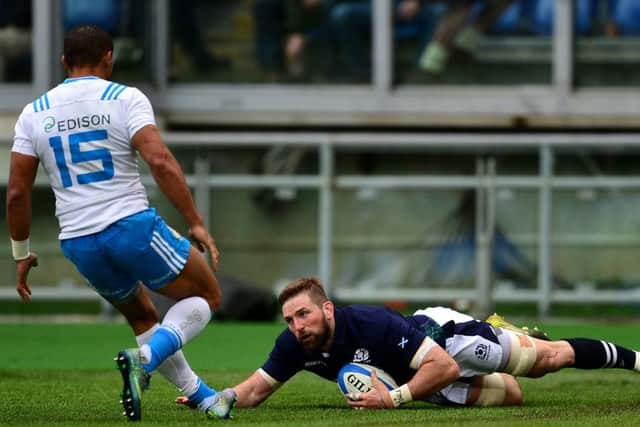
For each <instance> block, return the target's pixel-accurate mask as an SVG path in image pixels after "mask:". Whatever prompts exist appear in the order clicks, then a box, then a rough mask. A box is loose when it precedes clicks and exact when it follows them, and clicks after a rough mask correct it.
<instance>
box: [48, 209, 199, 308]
mask: <svg viewBox="0 0 640 427" xmlns="http://www.w3.org/2000/svg"><path fill="white" fill-rule="evenodd" d="M60 246H61V247H62V252H63V253H64V256H66V257H67V258H68V259H69V260H71V262H73V264H74V265H75V266H76V268H77V269H78V271H79V272H80V273H81V274H82V275H83V276H84V277H85V278H86V279H87V280H88V282H89V285H90V286H91V287H93V288H94V289H95V290H96V291H97V292H98V293H99V294H100V295H102V296H103V297H104V298H106V299H107V300H109V301H113V302H118V301H125V300H127V299H129V298H130V297H131V296H132V295H133V294H134V293H135V291H136V290H137V288H138V283H139V282H142V283H144V284H145V285H146V286H148V287H149V288H151V289H159V288H162V287H163V286H165V285H166V284H167V283H169V282H170V281H172V280H173V279H175V278H176V277H177V276H178V275H179V274H180V272H181V271H182V269H183V268H184V265H185V264H186V262H187V258H188V257H189V248H190V244H189V241H188V240H187V239H185V238H184V237H182V236H181V235H180V234H178V233H177V232H176V231H175V230H173V229H172V228H171V227H169V226H168V225H167V224H166V223H165V222H164V220H163V219H162V218H161V217H160V216H158V215H157V214H156V210H155V209H147V210H144V211H142V212H139V213H137V214H134V215H131V216H128V217H125V218H122V219H120V220H118V221H116V222H115V223H113V224H111V225H110V226H109V227H107V228H106V229H104V230H103V231H101V232H99V233H94V234H90V235H87V236H81V237H74V238H71V239H65V240H62V241H61V242H60Z"/></svg>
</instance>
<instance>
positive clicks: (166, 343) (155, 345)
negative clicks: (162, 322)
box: [142, 326, 182, 373]
mask: <svg viewBox="0 0 640 427" xmlns="http://www.w3.org/2000/svg"><path fill="white" fill-rule="evenodd" d="M147 345H148V346H149V348H150V349H151V360H150V361H149V363H146V364H144V365H142V366H143V367H144V369H145V371H147V372H149V373H151V372H153V371H154V370H155V369H156V368H157V367H158V366H160V364H161V363H162V362H164V361H165V359H166V358H167V357H169V356H171V355H172V354H173V353H175V352H176V351H178V350H179V349H180V347H182V342H181V341H180V337H178V335H176V333H175V332H173V331H172V330H171V329H169V328H165V327H163V326H161V327H159V328H158V330H157V331H155V332H154V333H153V335H152V336H151V339H150V340H149V342H148V343H147Z"/></svg>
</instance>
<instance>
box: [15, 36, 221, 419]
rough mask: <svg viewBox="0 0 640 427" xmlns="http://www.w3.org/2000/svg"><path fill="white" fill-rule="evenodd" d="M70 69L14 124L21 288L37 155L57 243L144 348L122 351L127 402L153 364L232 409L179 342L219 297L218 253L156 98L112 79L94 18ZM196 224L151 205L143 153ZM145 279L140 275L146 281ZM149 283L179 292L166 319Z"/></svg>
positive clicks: (76, 40)
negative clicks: (181, 224)
mask: <svg viewBox="0 0 640 427" xmlns="http://www.w3.org/2000/svg"><path fill="white" fill-rule="evenodd" d="M62 64H63V65H64V67H65V69H66V71H67V73H68V78H67V79H66V80H64V82H62V83H61V84H59V85H58V86H56V87H54V88H53V89H51V90H49V91H48V92H46V93H44V94H42V95H41V96H40V97H39V98H38V99H36V100H35V101H33V102H32V103H29V104H28V105H27V106H26V107H25V108H24V110H23V111H22V114H20V118H19V119H18V122H17V124H16V127H15V129H16V133H15V138H14V144H13V148H12V153H11V170H10V174H9V185H8V188H7V224H8V228H9V234H10V235H11V244H12V250H13V257H14V259H15V260H16V289H17V291H18V294H19V295H20V297H21V298H22V299H23V301H24V302H29V299H30V296H31V288H30V286H29V283H28V281H27V278H28V274H29V270H30V269H31V268H32V267H35V266H36V265H37V263H38V257H37V255H36V254H35V253H32V252H30V248H29V235H30V231H31V197H32V195H31V192H32V189H33V183H34V180H35V177H36V172H37V170H38V165H39V164H40V163H42V165H43V167H44V170H45V171H46V173H47V175H48V177H49V182H50V184H51V187H52V189H53V192H54V194H55V198H56V216H57V217H58V221H59V223H60V236H59V237H60V246H61V247H62V251H63V253H64V255H65V256H66V257H67V258H69V259H70V260H71V262H73V264H74V265H75V266H76V268H77V269H78V271H79V272H80V273H81V274H82V275H83V276H84V277H85V278H86V279H87V282H88V283H89V285H90V286H91V287H92V288H94V289H95V290H96V292H98V293H99V294H100V295H101V296H102V297H104V298H105V299H106V300H107V301H109V302H110V303H111V304H112V305H113V306H114V307H115V308H117V309H118V310H119V311H120V312H121V313H122V314H123V315H124V317H125V318H126V319H127V321H128V322H129V325H130V326H131V329H133V332H134V334H135V336H136V341H137V342H138V345H139V346H140V347H139V348H136V349H127V350H123V351H122V352H120V353H119V354H118V356H117V357H116V360H117V365H118V368H119V369H120V371H121V373H122V377H123V383H124V385H123V392H122V393H123V396H122V401H121V403H122V405H123V408H124V415H126V416H127V417H128V418H129V419H130V420H134V421H135V420H139V419H140V417H141V394H142V391H143V390H144V389H145V388H146V387H147V385H148V380H149V374H150V373H151V372H153V371H155V370H158V371H159V372H160V373H161V374H162V375H163V376H165V377H166V378H167V379H168V380H169V381H171V382H172V383H173V384H175V385H176V387H178V389H179V390H180V392H181V393H183V394H185V395H188V396H190V399H191V400H193V401H194V402H195V403H197V404H198V406H199V408H200V409H201V410H202V411H204V412H205V413H207V415H208V416H212V417H225V416H226V415H227V414H228V411H227V408H225V407H220V406H219V405H218V403H221V402H220V401H218V399H217V397H216V396H217V395H216V392H215V390H213V389H211V388H209V387H208V386H207V384H205V383H204V382H203V381H202V380H201V379H200V378H199V377H198V376H197V375H196V374H195V373H194V372H193V371H192V370H191V367H190V366H189V364H188V363H187V360H186V359H185V357H184V354H183V353H182V351H181V350H180V349H181V348H182V347H183V346H184V345H185V344H187V343H188V342H189V341H191V340H192V339H193V338H195V337H196V336H197V335H198V334H199V333H200V332H201V331H202V330H203V329H204V328H205V326H206V325H207V324H208V323H209V320H210V319H211V312H212V310H215V309H217V307H218V305H219V304H220V287H219V286H218V281H217V279H216V277H215V275H214V272H213V271H212V268H211V267H210V266H209V265H208V264H207V262H206V260H205V258H204V257H202V256H201V254H199V253H198V250H200V251H201V252H204V250H205V249H206V250H207V251H208V252H209V255H210V257H211V263H212V266H213V268H214V269H215V268H216V265H217V263H218V258H219V253H218V249H217V247H216V245H215V243H214V241H213V238H212V237H211V235H210V234H209V231H207V229H206V228H205V226H204V221H203V219H202V215H201V214H200V212H199V211H198V208H197V207H196V205H195V203H194V201H193V198H192V197H191V192H190V191H189V187H188V186H187V183H186V181H185V178H184V174H183V172H182V168H181V167H180V165H179V164H178V162H177V161H176V159H175V157H174V156H173V154H171V152H170V151H169V149H168V148H167V146H166V145H165V144H164V142H163V141H162V138H161V136H160V133H159V132H158V129H157V128H156V122H155V118H154V114H153V108H152V106H151V103H150V102H149V100H148V99H147V97H146V96H145V95H144V94H143V93H142V92H140V91H139V90H138V89H136V88H133V87H127V86H125V85H121V84H119V83H115V82H112V81H110V80H109V79H110V78H111V73H112V71H113V40H112V39H111V36H110V35H109V34H107V33H106V32H105V31H103V30H101V29H100V28H98V27H95V26H81V27H78V28H75V29H73V30H71V31H70V32H69V33H68V34H67V35H66V37H65V39H64V54H63V56H62ZM138 154H140V157H141V158H142V159H143V160H144V161H145V162H146V163H147V164H148V165H149V168H150V170H151V174H152V175H153V177H154V179H155V181H156V183H157V184H158V187H159V188H160V190H161V191H162V192H163V193H164V194H165V195H166V196H167V198H168V199H169V200H170V201H171V202H172V203H173V205H174V206H175V207H176V209H177V210H178V212H179V213H180V214H181V215H182V216H183V217H184V219H185V221H186V222H187V223H188V226H189V236H190V238H191V239H192V240H193V242H194V244H195V246H191V245H190V244H189V240H187V239H186V238H184V237H182V236H180V235H179V234H178V233H177V232H175V231H174V230H173V229H171V227H169V226H168V225H167V224H166V223H165V221H164V220H163V219H162V218H161V217H160V216H159V215H158V214H157V213H156V211H155V209H152V208H150V206H149V200H148V198H147V193H146V191H145V188H144V186H143V185H142V182H141V181H140V173H139V171H138V158H137V155H138ZM143 285H144V286H143ZM146 287H149V288H150V289H153V290H155V291H157V292H159V293H161V294H163V295H165V296H167V297H170V298H172V299H174V300H177V303H176V304H175V305H174V306H173V307H171V309H170V310H169V312H168V313H167V314H166V316H165V317H164V319H163V321H162V324H159V318H158V314H157V312H156V308H155V307H154V305H153V303H152V301H151V299H150V298H149V293H148V291H147V289H146Z"/></svg>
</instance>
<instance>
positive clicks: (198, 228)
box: [189, 225, 220, 271]
mask: <svg viewBox="0 0 640 427" xmlns="http://www.w3.org/2000/svg"><path fill="white" fill-rule="evenodd" d="M189 239H191V241H192V242H193V243H194V244H195V245H196V247H197V248H198V250H199V251H200V252H204V251H205V250H206V251H208V252H209V256H210V257H211V268H213V271H217V270H218V260H219V259H220V252H219V251H218V247H217V246H216V243H215V242H214V241H213V237H211V234H209V231H207V229H206V228H205V227H204V226H203V225H194V226H193V227H191V228H189Z"/></svg>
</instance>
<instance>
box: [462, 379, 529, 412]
mask: <svg viewBox="0 0 640 427" xmlns="http://www.w3.org/2000/svg"><path fill="white" fill-rule="evenodd" d="M474 387H478V388H479V391H477V392H476V393H477V395H475V400H474V401H473V402H472V405H474V406H510V405H520V404H522V390H521V389H520V385H519V384H518V382H517V381H516V380H515V378H513V377H512V376H511V375H506V374H501V373H493V374H489V375H483V376H482V377H479V378H478V382H477V383H476V384H475V385H474Z"/></svg>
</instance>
